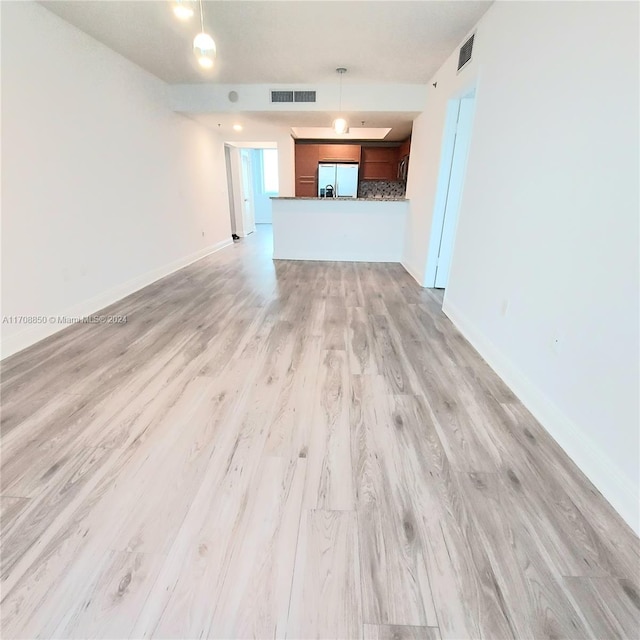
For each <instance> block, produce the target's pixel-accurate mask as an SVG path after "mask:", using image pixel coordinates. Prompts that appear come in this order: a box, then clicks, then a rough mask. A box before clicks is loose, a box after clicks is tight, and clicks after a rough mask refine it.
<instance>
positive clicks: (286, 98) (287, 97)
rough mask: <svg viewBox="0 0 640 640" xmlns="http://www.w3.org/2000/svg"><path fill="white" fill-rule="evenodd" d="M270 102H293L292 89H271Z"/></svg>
mask: <svg viewBox="0 0 640 640" xmlns="http://www.w3.org/2000/svg"><path fill="white" fill-rule="evenodd" d="M271 102H293V91H272V92H271Z"/></svg>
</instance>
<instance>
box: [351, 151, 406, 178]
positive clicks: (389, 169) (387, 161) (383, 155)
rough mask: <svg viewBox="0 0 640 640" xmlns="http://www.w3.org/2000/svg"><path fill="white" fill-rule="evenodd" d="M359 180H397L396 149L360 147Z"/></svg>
mask: <svg viewBox="0 0 640 640" xmlns="http://www.w3.org/2000/svg"><path fill="white" fill-rule="evenodd" d="M360 178H361V180H397V179H398V147H362V164H361V169H360Z"/></svg>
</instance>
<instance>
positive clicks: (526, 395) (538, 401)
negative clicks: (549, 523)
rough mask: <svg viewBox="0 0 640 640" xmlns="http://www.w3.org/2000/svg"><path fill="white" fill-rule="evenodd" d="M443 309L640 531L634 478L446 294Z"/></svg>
mask: <svg viewBox="0 0 640 640" xmlns="http://www.w3.org/2000/svg"><path fill="white" fill-rule="evenodd" d="M442 310H443V311H444V313H445V314H446V315H447V316H448V317H449V319H450V320H451V321H452V322H453V324H454V325H455V326H456V327H457V328H458V329H459V330H460V332H461V333H462V335H463V336H464V337H465V338H466V339H467V340H468V341H469V342H470V343H471V344H472V345H473V347H474V348H475V349H476V350H477V351H478V353H479V354H480V355H481V356H482V357H483V358H484V359H485V360H486V361H487V363H488V364H489V365H490V366H491V368H492V369H493V370H494V371H495V372H496V373H497V374H498V375H499V376H500V377H501V378H502V379H503V380H504V382H505V383H506V384H507V386H508V387H509V388H510V389H511V390H512V391H513V392H514V393H515V395H516V396H517V397H518V398H519V399H520V400H521V401H522V403H523V404H524V405H525V406H526V407H527V409H528V410H529V411H531V413H532V414H533V415H534V416H535V418H536V420H538V422H540V424H541V425H542V426H543V427H544V428H545V429H546V430H547V432H548V433H549V434H550V435H551V437H552V438H553V439H554V440H555V441H556V442H557V443H558V444H559V445H560V446H561V447H562V449H564V451H565V452H566V454H567V455H568V456H569V457H570V458H571V459H572V460H573V461H574V462H575V463H576V465H577V466H578V467H579V468H580V470H581V471H582V472H583V473H584V474H585V475H586V476H587V478H589V480H591V482H592V483H593V484H594V486H595V487H596V488H597V489H598V490H599V491H600V493H602V495H603V496H604V497H605V498H606V499H607V500H608V501H609V503H610V504H611V505H612V506H613V508H614V509H615V510H616V511H617V512H618V513H619V514H620V515H621V516H622V518H624V520H625V521H626V522H627V524H629V526H630V527H631V528H632V529H633V530H634V531H635V532H636V533H638V534H640V514H639V503H638V487H637V486H635V485H634V483H633V481H632V480H630V479H629V478H627V477H626V476H625V475H624V474H623V473H621V472H620V470H619V469H618V467H617V466H616V465H615V463H614V462H613V460H611V459H610V458H609V456H608V455H607V454H605V453H604V452H603V451H602V449H601V448H600V447H598V445H597V444H596V443H595V442H594V441H593V439H592V438H590V437H589V436H587V435H586V434H585V433H584V432H583V431H582V430H581V429H580V427H579V426H578V425H577V424H576V423H575V422H573V420H571V419H570V418H569V417H568V416H567V415H566V414H564V413H563V412H562V411H561V409H560V408H559V407H558V406H557V405H556V404H555V403H554V402H553V401H551V400H550V399H549V397H548V396H546V395H545V394H544V392H543V391H542V390H541V389H540V388H539V387H537V386H536V385H534V384H533V383H532V382H531V380H529V378H528V377H527V376H526V375H525V374H524V373H523V372H522V371H521V370H520V369H518V368H517V367H516V366H515V365H514V364H513V362H511V360H510V359H509V358H508V357H507V356H506V355H505V354H504V353H503V352H502V351H500V349H498V348H497V347H496V346H495V345H494V344H493V342H491V341H490V340H489V339H487V338H486V336H485V335H484V334H483V333H482V332H480V331H479V330H478V329H477V328H476V327H475V326H474V325H473V324H472V323H471V322H470V321H469V320H468V319H467V318H466V317H465V316H464V314H463V313H461V312H460V310H459V309H457V308H456V307H455V306H454V305H452V304H451V303H450V302H449V301H447V299H446V298H445V301H444V306H443V309H442Z"/></svg>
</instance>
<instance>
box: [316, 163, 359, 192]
mask: <svg viewBox="0 0 640 640" xmlns="http://www.w3.org/2000/svg"><path fill="white" fill-rule="evenodd" d="M328 185H331V186H332V187H333V193H334V196H336V197H337V198H357V197H358V164H357V163H355V162H348V163H337V164H336V163H331V164H329V163H321V164H320V165H319V166H318V195H321V194H322V193H325V194H326V188H327V186H328Z"/></svg>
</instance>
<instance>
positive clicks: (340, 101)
mask: <svg viewBox="0 0 640 640" xmlns="http://www.w3.org/2000/svg"><path fill="white" fill-rule="evenodd" d="M338 73H339V74H340V98H339V99H338V103H339V105H338V111H339V112H340V113H342V76H343V75H344V71H339V72H338Z"/></svg>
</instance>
